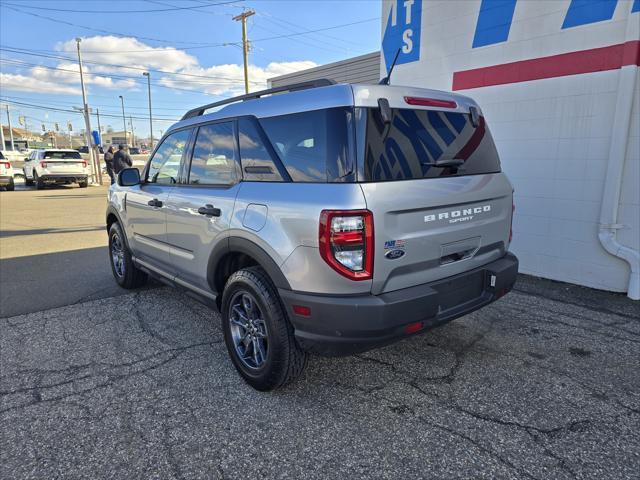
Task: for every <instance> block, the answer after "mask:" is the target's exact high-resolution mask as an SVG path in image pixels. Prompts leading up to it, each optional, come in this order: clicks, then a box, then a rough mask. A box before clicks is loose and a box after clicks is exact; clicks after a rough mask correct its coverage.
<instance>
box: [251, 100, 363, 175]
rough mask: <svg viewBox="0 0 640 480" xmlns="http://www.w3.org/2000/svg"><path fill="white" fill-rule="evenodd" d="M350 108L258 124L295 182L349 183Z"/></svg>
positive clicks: (311, 113) (282, 117) (267, 120)
mask: <svg viewBox="0 0 640 480" xmlns="http://www.w3.org/2000/svg"><path fill="white" fill-rule="evenodd" d="M351 115H352V109H350V108H329V109H326V110H314V111H310V112H303V113H295V114H291V115H281V116H277V117H270V118H262V119H260V124H261V125H262V128H263V129H264V131H265V133H266V134H267V137H269V140H270V142H271V144H272V145H273V148H274V149H275V151H276V153H277V154H278V155H279V157H280V159H281V160H282V163H283V164H284V167H285V168H286V169H287V172H288V173H289V175H290V176H291V179H292V180H293V181H294V182H336V181H338V182H339V181H348V175H349V174H351V173H352V171H353V168H352V164H353V162H352V160H351V155H350V148H349V145H350V142H349V140H350V138H349V137H350V135H351V133H350V128H349V125H350V122H351Z"/></svg>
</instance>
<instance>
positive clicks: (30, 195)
mask: <svg viewBox="0 0 640 480" xmlns="http://www.w3.org/2000/svg"><path fill="white" fill-rule="evenodd" d="M106 208H107V187H106V186H102V187H89V188H83V189H81V188H78V186H77V185H72V186H62V187H48V188H45V189H44V190H35V188H33V187H25V186H24V185H23V184H20V185H18V186H17V187H16V190H15V191H13V192H5V191H0V317H6V316H12V315H18V314H22V313H29V312H36V311H39V310H46V309H49V308H53V307H58V306H63V305H69V304H73V303H79V302H83V301H86V300H91V299H96V298H104V297H112V296H114V295H117V294H121V293H125V290H123V289H121V288H119V287H118V286H117V285H116V284H115V282H114V281H113V279H112V277H111V270H110V265H109V261H108V250H107V234H106V230H105V211H106Z"/></svg>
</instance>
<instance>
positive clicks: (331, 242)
mask: <svg viewBox="0 0 640 480" xmlns="http://www.w3.org/2000/svg"><path fill="white" fill-rule="evenodd" d="M373 239H374V237H373V214H372V213H371V212H370V211H369V210H323V211H322V213H321V214H320V231H319V243H320V255H321V256H322V258H323V259H324V261H325V262H327V263H328V264H329V266H330V267H331V268H333V269H334V270H335V271H336V272H338V273H339V274H340V275H342V276H345V277H347V278H349V279H351V280H370V279H371V278H372V277H373Z"/></svg>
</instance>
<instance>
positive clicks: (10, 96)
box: [3, 94, 188, 112]
mask: <svg viewBox="0 0 640 480" xmlns="http://www.w3.org/2000/svg"><path fill="white" fill-rule="evenodd" d="M36 95H41V94H36ZM3 96H4V97H6V98H10V99H17V100H31V101H36V100H38V98H34V97H23V96H21V95H3ZM91 96H92V97H98V96H100V97H101V98H112V97H110V96H106V95H93V94H92V95H91ZM113 98H115V97H113ZM47 102H48V103H53V104H57V105H67V106H75V105H77V104H78V103H77V102H72V101H63V100H47ZM91 105H93V106H94V107H100V108H103V107H106V108H110V107H113V105H108V104H105V103H93V102H92V103H91ZM128 105H130V104H128ZM128 108H129V109H130V110H131V109H133V110H143V111H146V110H147V108H148V107H147V106H145V105H138V104H135V105H130V106H129V107H128ZM153 109H154V111H155V110H171V111H178V112H184V111H186V110H188V108H184V107H182V108H176V107H156V106H155V104H154V107H153Z"/></svg>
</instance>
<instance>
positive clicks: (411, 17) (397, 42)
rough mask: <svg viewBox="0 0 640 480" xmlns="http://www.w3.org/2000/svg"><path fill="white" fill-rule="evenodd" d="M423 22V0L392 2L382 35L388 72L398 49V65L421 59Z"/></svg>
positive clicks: (398, 0) (396, 0) (397, 0)
mask: <svg viewBox="0 0 640 480" xmlns="http://www.w3.org/2000/svg"><path fill="white" fill-rule="evenodd" d="M421 23H422V1H421V0H395V1H393V2H391V9H390V10H389V15H388V17H387V23H386V27H385V30H384V35H383V37H382V53H383V55H384V61H385V65H386V67H387V68H386V71H387V73H388V72H389V69H390V68H391V63H392V62H393V59H394V58H395V56H396V53H398V49H399V50H400V53H399V54H398V60H396V65H400V64H403V63H410V62H415V61H417V60H419V59H420V29H421Z"/></svg>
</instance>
